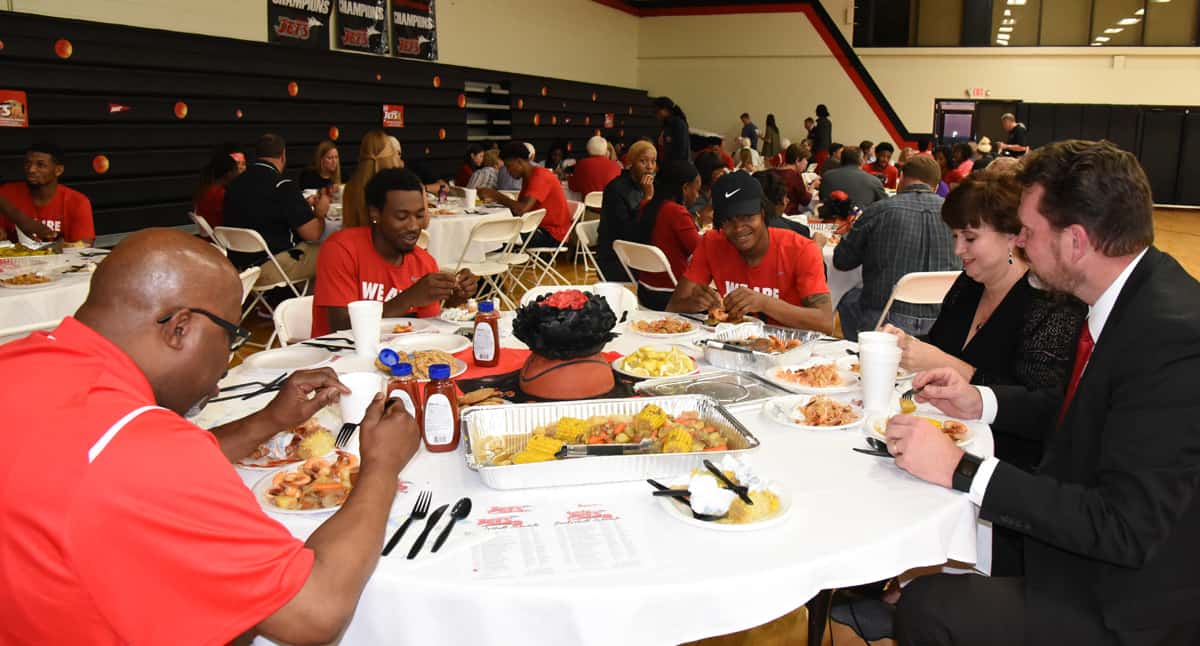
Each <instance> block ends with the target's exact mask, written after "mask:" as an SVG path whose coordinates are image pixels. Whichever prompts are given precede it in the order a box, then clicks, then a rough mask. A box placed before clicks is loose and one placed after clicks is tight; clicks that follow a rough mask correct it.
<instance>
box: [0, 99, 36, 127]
mask: <svg viewBox="0 0 1200 646" xmlns="http://www.w3.org/2000/svg"><path fill="white" fill-rule="evenodd" d="M28 127H29V102H28V101H26V99H25V93H24V92H22V91H21V90H0V128H28Z"/></svg>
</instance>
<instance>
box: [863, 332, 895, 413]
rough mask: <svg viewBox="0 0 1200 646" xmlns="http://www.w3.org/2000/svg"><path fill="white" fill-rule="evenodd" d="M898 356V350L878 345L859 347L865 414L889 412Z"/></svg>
mask: <svg viewBox="0 0 1200 646" xmlns="http://www.w3.org/2000/svg"><path fill="white" fill-rule="evenodd" d="M900 354H901V352H900V348H898V347H895V346H886V345H882V344H878V343H874V344H869V345H866V346H860V347H859V352H858V365H859V369H860V371H861V374H862V389H863V410H865V411H866V412H867V413H883V414H886V413H888V412H889V411H890V410H891V407H892V396H893V394H894V393H895V390H896V371H897V370H898V369H899V368H900Z"/></svg>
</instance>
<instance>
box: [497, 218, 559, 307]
mask: <svg viewBox="0 0 1200 646" xmlns="http://www.w3.org/2000/svg"><path fill="white" fill-rule="evenodd" d="M544 217H546V209H534V210H533V211H529V212H528V213H526V214H525V215H522V216H521V232H520V235H522V236H525V239H524V240H523V241H522V242H521V247H520V248H519V249H517V251H516V252H513V251H512V250H511V248H510V249H509V250H506V251H503V252H500V253H489V254H487V256H486V258H487V261H488V262H502V263H504V264H506V265H508V271H507V272H505V275H504V277H502V278H501V279H500V282H501V284H503V282H504V281H505V280H506V279H508V280H511V281H512V282H513V287H514V288H515V287H516V286H520V287H521V288H522V289H526V287H525V283H523V282H521V276H524V275H525V270H526V269H528V268H529V266H530V255H529V254H527V253H525V247H528V246H529V236H530V235H531V234H532V233H533V232H534V231H537V229H538V227H539V226H541V224H542V218H544ZM516 267H520V268H521V273H520V274H515V273H513V269H514V268H516Z"/></svg>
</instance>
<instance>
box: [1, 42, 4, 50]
mask: <svg viewBox="0 0 1200 646" xmlns="http://www.w3.org/2000/svg"><path fill="white" fill-rule="evenodd" d="M0 49H4V41H3V40H0Z"/></svg>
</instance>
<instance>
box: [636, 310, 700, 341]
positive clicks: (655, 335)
mask: <svg viewBox="0 0 1200 646" xmlns="http://www.w3.org/2000/svg"><path fill="white" fill-rule="evenodd" d="M630 318H631V319H632V320H630V321H629V323H628V324H627V325H626V326H625V329H626V330H628V331H630V332H632V333H633V334H636V335H638V336H644V337H647V338H650V339H677V338H680V337H685V336H691V335H693V334H695V333H697V332H700V331H701V329H700V324H699V323H697V322H695V321H689V320H687V319H685V318H680V317H676V316H668V315H659V316H647V315H641V316H638V315H634V316H632V317H630ZM662 319H670V320H672V321H682V322H684V323H687V324H688V325H690V326H691V327H690V329H688V331H687V332H673V333H669V334H668V333H658V332H642V331H641V330H639V329H638V328H637V324H638V323H639V322H642V321H658V320H662Z"/></svg>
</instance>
